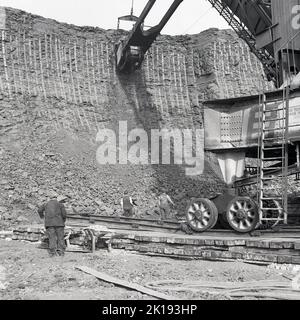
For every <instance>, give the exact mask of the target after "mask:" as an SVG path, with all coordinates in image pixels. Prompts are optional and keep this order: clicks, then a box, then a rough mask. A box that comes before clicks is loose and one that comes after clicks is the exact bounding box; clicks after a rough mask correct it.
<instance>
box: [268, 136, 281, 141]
mask: <svg viewBox="0 0 300 320" xmlns="http://www.w3.org/2000/svg"><path fill="white" fill-rule="evenodd" d="M280 138H281V139H284V136H282V137H276V138H264V141H274V140H279V139H280Z"/></svg>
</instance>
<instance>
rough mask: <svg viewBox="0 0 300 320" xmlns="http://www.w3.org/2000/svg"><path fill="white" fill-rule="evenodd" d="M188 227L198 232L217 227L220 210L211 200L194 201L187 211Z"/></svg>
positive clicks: (200, 199)
mask: <svg viewBox="0 0 300 320" xmlns="http://www.w3.org/2000/svg"><path fill="white" fill-rule="evenodd" d="M186 218H187V223H188V225H189V226H190V227H191V228H192V229H193V230H194V231H197V232H203V231H205V230H208V229H211V228H213V227H214V226H215V224H216V223H217V220H218V209H217V207H216V206H215V204H214V203H213V202H212V201H210V200H209V199H204V198H199V199H192V200H191V201H190V203H189V204H188V206H187V209H186Z"/></svg>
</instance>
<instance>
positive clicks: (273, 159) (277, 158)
mask: <svg viewBox="0 0 300 320" xmlns="http://www.w3.org/2000/svg"><path fill="white" fill-rule="evenodd" d="M261 160H262V161H276V160H284V157H273V158H262V159H261Z"/></svg>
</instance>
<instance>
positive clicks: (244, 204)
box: [226, 197, 259, 233]
mask: <svg viewBox="0 0 300 320" xmlns="http://www.w3.org/2000/svg"><path fill="white" fill-rule="evenodd" d="M226 219H227V221H228V223H229V225H230V227H231V228H232V229H234V230H235V231H238V232H240V233H246V232H250V231H253V230H254V229H255V227H256V226H257V223H258V221H259V214H258V208H257V205H256V203H255V202H254V201H253V200H252V199H250V198H248V197H236V198H234V199H232V200H231V201H230V202H229V204H228V206H227V211H226Z"/></svg>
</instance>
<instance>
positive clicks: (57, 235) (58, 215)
mask: <svg viewBox="0 0 300 320" xmlns="http://www.w3.org/2000/svg"><path fill="white" fill-rule="evenodd" d="M66 199H67V197H65V196H58V197H56V194H53V195H52V197H51V199H50V201H48V202H47V203H46V204H43V205H42V206H41V207H40V208H39V209H38V214H39V216H40V218H41V219H43V218H45V228H46V231H47V234H48V237H49V254H50V256H51V257H53V256H55V255H56V254H58V255H59V256H63V255H64V253H65V241H64V235H65V222H66V218H67V213H66V209H65V206H64V205H63V202H64V201H65V200H66Z"/></svg>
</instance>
